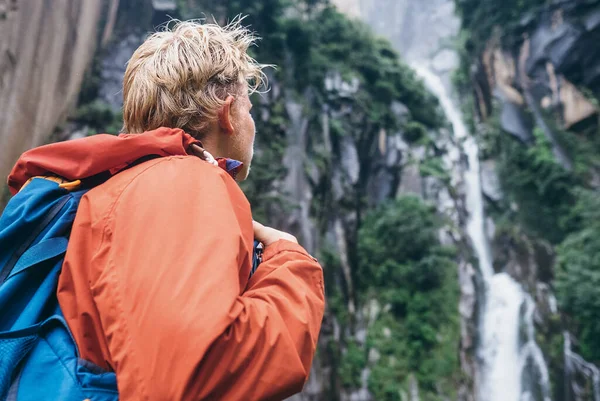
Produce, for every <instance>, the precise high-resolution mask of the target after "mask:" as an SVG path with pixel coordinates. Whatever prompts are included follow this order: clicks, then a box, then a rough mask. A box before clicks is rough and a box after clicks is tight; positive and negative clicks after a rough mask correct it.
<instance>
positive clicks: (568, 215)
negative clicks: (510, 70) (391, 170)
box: [454, 0, 600, 377]
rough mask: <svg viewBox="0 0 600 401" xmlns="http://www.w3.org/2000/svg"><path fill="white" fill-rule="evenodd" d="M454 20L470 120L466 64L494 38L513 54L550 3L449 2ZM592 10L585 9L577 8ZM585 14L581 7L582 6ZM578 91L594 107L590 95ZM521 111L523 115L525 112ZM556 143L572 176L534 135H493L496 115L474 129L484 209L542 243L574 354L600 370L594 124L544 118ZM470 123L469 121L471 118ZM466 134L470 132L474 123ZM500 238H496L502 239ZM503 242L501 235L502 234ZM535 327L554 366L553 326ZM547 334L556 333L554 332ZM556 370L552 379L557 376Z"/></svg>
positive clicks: (598, 143)
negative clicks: (494, 184)
mask: <svg viewBox="0 0 600 401" xmlns="http://www.w3.org/2000/svg"><path fill="white" fill-rule="evenodd" d="M455 3H456V6H457V10H458V12H459V14H460V15H461V17H462V19H463V21H462V31H461V34H460V36H459V40H458V49H459V54H460V58H461V67H460V69H459V71H457V73H456V74H455V76H454V83H455V84H456V85H457V87H458V88H459V89H460V90H461V91H462V92H463V94H464V95H465V96H464V97H465V98H467V99H468V101H467V102H466V103H468V104H469V106H468V107H469V108H470V110H469V112H470V113H469V114H470V115H473V112H472V110H473V107H472V105H473V104H474V98H473V96H472V94H471V93H470V92H471V85H472V83H471V77H470V74H469V71H471V68H470V67H471V65H472V64H473V63H474V60H477V59H478V58H479V57H481V55H482V52H483V49H484V48H485V46H486V43H488V41H489V40H490V39H491V38H492V37H494V38H498V39H500V45H501V46H502V47H503V48H504V49H505V50H506V51H508V52H510V53H512V54H516V53H517V52H518V45H519V44H520V43H521V41H522V38H523V33H524V32H526V31H527V30H528V29H529V28H530V26H529V25H530V24H529V22H528V21H529V17H531V16H534V15H536V14H539V10H540V9H541V8H542V7H544V6H545V5H546V4H548V3H549V2H548V1H546V0H510V1H509V2H508V3H507V2H502V3H500V2H496V1H492V0H483V1H480V0H455ZM584 3H586V4H591V3H592V2H584ZM584 7H585V6H584ZM579 89H580V90H581V91H582V92H583V93H584V95H586V96H587V97H588V99H590V100H591V101H592V103H594V104H597V99H595V98H594V96H593V94H592V92H591V91H590V90H589V89H588V88H585V87H583V86H581V85H580V86H579ZM525 112H528V110H525ZM543 117H544V119H545V122H546V124H547V125H548V126H549V127H550V129H551V130H552V132H553V134H554V136H555V138H556V140H557V142H558V143H559V145H560V146H561V148H562V149H563V150H564V151H565V152H566V154H567V155H568V157H569V159H570V160H571V161H572V164H573V168H572V170H566V169H565V168H563V167H562V166H561V165H560V164H559V163H558V162H557V161H556V160H555V157H554V154H553V152H552V148H551V145H550V143H549V142H548V140H547V139H546V137H545V135H544V133H543V132H542V131H541V129H540V128H535V129H534V130H533V137H534V141H533V143H531V144H529V145H526V144H524V143H521V142H519V141H517V140H516V139H514V138H512V137H511V136H510V135H509V134H507V133H506V132H503V130H502V129H501V128H500V124H499V122H498V118H497V110H496V111H492V115H491V116H490V117H489V118H488V119H487V121H485V124H484V125H483V127H481V126H480V129H479V130H478V131H479V132H478V134H479V141H480V144H481V146H482V154H483V155H484V157H492V158H495V159H496V160H497V161H498V169H499V176H500V178H501V183H502V188H503V191H504V194H505V199H504V200H503V202H501V204H499V205H493V207H491V209H492V210H493V211H494V214H495V215H496V217H497V220H498V221H499V223H500V224H499V226H498V227H499V228H501V229H502V230H501V231H502V233H510V232H523V233H524V234H525V235H527V236H528V237H529V238H531V239H532V240H533V241H534V242H535V241H548V242H550V243H551V244H552V245H553V246H554V249H555V252H556V256H557V258H556V259H557V263H556V267H555V269H554V279H553V280H552V281H551V283H550V284H551V285H552V286H554V287H555V289H556V293H557V297H558V301H559V305H560V307H561V310H562V312H564V313H565V316H564V318H565V319H564V322H566V324H567V328H568V329H569V330H570V331H571V332H572V333H573V334H574V335H575V337H576V338H577V339H578V340H579V341H578V349H577V351H578V352H580V353H581V355H582V356H583V357H585V358H587V359H588V360H591V361H593V362H595V363H600V352H599V351H598V350H599V349H600V342H599V340H598V339H600V324H599V323H598V322H597V320H598V319H597V317H598V316H600V302H599V301H598V300H599V299H600V290H598V288H600V285H599V284H600V259H599V257H598V254H600V252H599V251H600V240H599V238H600V225H599V224H598V221H600V220H599V217H600V214H599V212H598V210H599V206H600V201H599V200H598V199H600V196H599V193H598V187H597V183H596V184H595V183H594V182H597V180H598V177H597V176H598V171H599V167H600V158H599V157H598V154H600V153H599V151H600V135H599V132H598V125H597V124H595V123H594V122H592V123H590V124H587V125H586V126H584V127H577V128H574V129H573V130H571V131H567V130H565V129H563V128H562V127H560V125H559V123H558V122H557V121H556V116H554V115H550V114H549V113H548V114H546V115H544V116H543ZM471 120H473V119H471ZM471 127H472V128H473V129H474V128H475V124H472V125H471ZM502 233H501V234H502ZM502 235H505V234H502ZM548 325H551V326H552V329H549V328H542V330H543V331H544V333H543V337H545V338H547V340H546V342H547V343H548V344H542V347H543V348H546V349H547V350H548V352H549V354H548V355H550V358H551V359H552V360H554V361H558V363H560V361H561V357H560V355H559V354H560V352H561V351H560V347H561V344H560V342H561V335H560V331H561V330H564V328H563V327H560V323H559V322H556V321H552V322H548ZM552 330H554V331H555V332H554V333H553V332H552ZM560 369H561V368H560V367H557V366H554V369H553V372H551V374H552V375H553V376H555V377H560V375H561V374H560V372H559V370H560Z"/></svg>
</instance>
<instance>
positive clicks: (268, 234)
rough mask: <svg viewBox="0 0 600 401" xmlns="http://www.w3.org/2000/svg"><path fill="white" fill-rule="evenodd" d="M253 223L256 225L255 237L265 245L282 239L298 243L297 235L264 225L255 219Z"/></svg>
mask: <svg viewBox="0 0 600 401" xmlns="http://www.w3.org/2000/svg"><path fill="white" fill-rule="evenodd" d="M252 224H253V226H254V238H255V239H256V240H258V241H260V242H262V243H263V244H264V245H265V246H269V245H271V244H272V243H274V242H277V241H279V240H282V239H284V240H287V241H291V242H294V243H296V244H297V243H298V240H297V239H296V237H294V236H293V235H291V234H288V233H286V232H283V231H279V230H276V229H274V228H271V227H267V226H264V225H262V224H261V223H259V222H257V221H253V222H252Z"/></svg>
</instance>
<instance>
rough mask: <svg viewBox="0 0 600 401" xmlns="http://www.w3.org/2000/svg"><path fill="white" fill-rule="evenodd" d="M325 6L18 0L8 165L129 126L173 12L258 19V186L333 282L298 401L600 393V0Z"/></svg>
mask: <svg viewBox="0 0 600 401" xmlns="http://www.w3.org/2000/svg"><path fill="white" fill-rule="evenodd" d="M507 1H508V0H507ZM329 3H330V2H328V1H326V0H293V1H284V0H267V1H258V0H256V1H254V0H244V1H229V2H223V3H218V4H216V3H215V2H211V1H203V0H179V1H157V0H155V1H150V0H131V1H127V2H125V1H121V2H120V3H119V2H118V1H108V0H105V1H100V0H98V1H91V0H90V1H89V2H87V1H86V2H78V3H77V4H75V3H73V4H71V2H69V1H67V0H65V1H63V2H56V6H54V3H53V7H50V6H49V5H48V3H47V2H42V1H40V2H39V3H34V2H32V1H31V2H26V1H24V0H23V1H17V2H15V1H14V0H13V1H12V2H10V1H9V2H7V1H6V0H5V1H4V2H3V1H2V0H0V32H2V33H4V32H11V34H10V35H3V36H2V38H3V39H2V40H0V47H2V51H3V52H4V51H5V50H6V52H5V54H6V55H7V57H5V58H0V66H1V67H0V106H3V107H1V108H0V110H8V111H10V110H13V112H4V111H2V112H0V123H1V124H0V126H1V127H2V131H1V132H0V133H1V134H2V135H0V138H2V139H1V140H2V144H3V145H5V148H6V149H10V150H11V152H5V153H3V159H2V163H6V166H10V165H11V163H12V161H9V160H7V159H6V155H9V156H8V157H9V158H16V156H17V155H18V153H20V152H21V151H22V149H24V148H27V147H30V146H33V145H35V144H38V143H41V142H43V141H45V140H62V139H67V138H72V137H78V136H84V135H90V134H94V133H96V132H112V133H116V132H118V131H119V129H120V124H121V115H120V106H121V101H120V85H121V77H122V74H123V72H124V64H125V62H126V61H127V59H128V58H129V56H130V55H131V54H132V53H133V51H134V50H135V48H136V47H137V46H138V45H139V44H140V43H141V41H142V40H143V38H144V35H145V33H146V32H148V31H150V30H152V29H153V27H155V26H156V25H158V24H161V23H163V22H164V21H166V20H167V18H168V17H167V16H168V15H172V16H175V17H181V18H196V17H201V16H203V15H214V16H215V18H216V19H217V20H218V21H226V20H227V19H228V18H230V17H231V16H234V15H237V14H239V13H242V14H249V17H248V19H247V20H245V21H246V23H248V24H249V25H251V26H252V28H253V29H255V30H256V31H257V33H258V34H259V35H260V36H262V37H263V40H262V41H261V43H260V46H259V47H257V48H254V49H252V51H253V52H254V56H256V58H257V59H258V60H259V61H261V62H263V63H273V64H277V65H278V68H277V69H276V70H269V71H268V75H269V78H270V85H271V90H270V91H268V92H266V93H264V94H262V95H260V96H258V95H257V96H256V97H255V98H254V99H253V102H254V104H255V107H254V109H253V110H254V118H255V120H256V122H257V131H258V135H257V149H256V159H255V163H254V165H253V172H252V175H251V179H250V180H249V182H247V183H245V184H244V186H243V187H244V191H245V192H246V194H247V196H248V198H249V199H250V201H251V203H252V206H253V212H254V215H255V218H256V219H258V220H261V221H263V222H266V223H268V224H272V225H275V226H277V227H279V228H282V229H285V230H289V231H291V232H293V233H294V234H295V235H297V236H298V238H299V239H300V240H301V242H302V243H303V244H304V245H305V246H306V247H307V248H308V249H309V250H310V251H311V252H312V253H314V254H315V255H316V256H317V257H318V258H319V259H320V260H321V262H322V264H323V266H324V268H325V275H326V292H327V299H328V305H327V311H326V316H325V319H324V324H323V331H322V335H321V337H320V340H319V341H320V344H319V351H318V353H317V355H316V357H315V361H314V364H313V370H312V375H311V377H310V380H309V382H308V383H307V385H306V387H305V391H304V392H303V393H302V394H300V395H298V396H296V397H294V398H293V399H294V400H353V401H361V400H364V401H368V400H393V401H396V400H403V401H404V400H411V401H417V400H481V401H488V400H489V401H491V400H494V401H496V400H502V401H505V400H506V401H520V400H536V401H537V400H540V401H542V400H543V401H547V400H556V401H559V400H560V401H562V400H564V401H570V400H582V401H584V400H586V401H587V400H590V401H591V400H593V401H600V373H599V371H598V369H597V368H596V365H595V364H598V363H599V362H600V354H599V352H598V350H599V349H600V343H598V338H600V325H599V324H598V323H597V321H598V316H600V309H599V308H598V302H597V300H598V299H600V291H599V290H598V289H597V288H600V274H599V273H598V272H599V271H600V265H599V264H598V259H597V256H596V255H598V254H600V241H599V240H598V238H600V235H599V234H600V226H599V224H598V221H600V213H599V212H598V210H600V204H599V203H600V202H599V201H598V199H600V198H599V197H598V196H597V195H598V185H600V182H599V181H598V180H599V178H598V174H600V172H599V171H598V169H599V168H600V163H599V160H598V158H597V154H598V150H600V149H599V146H600V142H599V141H598V111H599V109H598V104H599V103H598V100H597V99H598V96H599V95H600V79H599V77H600V75H599V74H600V72H599V71H600V68H599V67H598V65H597V64H598V63H599V62H600V58H599V57H597V56H598V55H597V54H596V53H597V52H596V50H595V48H594V43H596V41H597V40H598V39H599V37H598V35H600V5H599V4H598V3H599V2H598V1H590V0H588V1H583V0H581V1H552V2H551V4H546V2H545V1H544V0H529V1H522V0H510V1H508V3H507V4H506V5H505V6H504V5H500V3H496V2H487V1H486V2H481V1H476V0H454V1H453V0H423V1H410V0H397V1H391V0H366V1H357V0H335V1H334V3H335V4H336V5H337V6H338V7H339V10H342V11H343V12H345V15H344V14H342V13H340V12H339V11H337V10H336V9H335V8H333V7H331V6H330V4H329ZM494 3H496V4H494ZM3 16H4V17H3ZM31 16H35V18H36V21H44V24H42V23H39V24H36V25H35V27H34V28H35V29H29V30H27V29H25V28H24V26H25V25H24V24H25V23H24V19H25V18H26V17H31ZM353 19H354V20H353ZM359 20H360V21H362V22H360V21H359ZM63 21H71V22H72V24H70V25H69V24H63ZM84 22H87V24H86V23H84ZM92 25H93V26H92ZM69 27H70V28H71V29H69ZM9 28H10V29H9ZM50 33H52V34H51V35H50ZM111 33H112V34H111ZM36 35H37V36H36ZM376 35H379V36H376ZM4 38H10V40H8V39H4ZM19 60H20V61H19ZM40 60H44V63H42V62H41V61H40ZM90 60H93V61H92V62H90ZM17 62H20V63H21V64H17ZM17 65H19V66H20V67H18V68H17ZM86 66H87V67H86ZM84 71H87V72H86V74H85V77H84V74H83V72H84ZM28 82H29V84H27V83H28ZM56 94H60V96H57V95H56ZM32 122H34V123H33V124H32ZM8 127H12V128H10V129H8ZM53 132H54V135H53V136H52V137H49V136H50V134H52V133H53ZM17 133H18V135H17ZM48 138H50V139H48ZM11 154H12V155H13V156H10V155H11ZM5 160H6V162H5ZM8 168H9V167H6V169H8Z"/></svg>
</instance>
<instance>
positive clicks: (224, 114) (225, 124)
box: [218, 95, 235, 134]
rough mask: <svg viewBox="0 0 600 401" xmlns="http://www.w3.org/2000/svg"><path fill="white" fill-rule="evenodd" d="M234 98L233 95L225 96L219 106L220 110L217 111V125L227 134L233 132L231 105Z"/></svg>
mask: <svg viewBox="0 0 600 401" xmlns="http://www.w3.org/2000/svg"><path fill="white" fill-rule="evenodd" d="M234 100H235V98H234V97H233V96H231V95H229V96H227V99H225V104H223V107H221V110H220V111H219V117H218V118H219V127H221V129H222V130H223V131H225V133H227V134H233V131H234V129H233V124H232V123H231V111H232V107H231V105H232V104H233V101H234Z"/></svg>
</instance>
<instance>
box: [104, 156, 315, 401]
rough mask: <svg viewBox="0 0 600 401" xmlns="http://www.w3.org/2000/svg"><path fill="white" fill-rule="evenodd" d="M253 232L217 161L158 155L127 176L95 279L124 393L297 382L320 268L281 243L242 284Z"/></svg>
mask: <svg viewBox="0 0 600 401" xmlns="http://www.w3.org/2000/svg"><path fill="white" fill-rule="evenodd" d="M152 170H155V171H154V172H152ZM182 171H183V174H182ZM252 240H253V229H252V218H251V214H250V208H249V205H248V203H247V201H246V199H245V197H244V196H243V194H242V193H241V191H240V190H239V188H238V187H237V184H235V182H234V181H233V180H232V179H231V178H229V177H228V176H227V175H226V174H225V173H224V172H223V173H222V174H221V171H220V170H218V172H217V168H216V167H213V166H210V165H208V164H206V163H204V162H200V161H199V160H197V159H193V158H183V159H179V160H177V161H176V162H173V161H171V162H169V161H165V162H160V163H157V164H156V165H155V167H152V168H151V169H150V170H149V171H147V172H144V173H142V174H141V175H140V176H138V177H137V178H136V179H135V180H134V181H132V182H131V184H130V185H129V186H128V187H127V189H126V190H125V191H124V192H123V193H122V195H121V197H120V198H119V200H118V202H117V203H116V204H115V207H114V210H113V212H112V213H111V214H110V216H108V218H107V222H106V226H105V232H104V235H103V240H102V244H101V245H100V247H99V250H98V252H97V254H96V255H97V256H96V258H95V259H94V262H93V265H94V266H96V267H95V269H96V270H97V275H96V278H95V279H94V282H93V283H92V292H93V294H94V297H95V301H96V304H97V307H98V310H99V312H100V316H101V321H102V326H103V328H104V332H105V335H106V339H107V342H108V347H109V351H110V356H111V359H112V364H113V368H115V370H116V372H117V381H118V386H119V394H120V399H121V400H123V401H129V400H140V399H142V400H190V401H191V400H232V401H235V400H280V399H283V398H286V397H287V396H289V395H291V394H294V393H296V392H298V391H300V390H301V389H302V386H303V384H304V383H305V381H306V378H307V375H308V373H309V370H310V365H311V361H312V357H313V354H314V352H315V348H316V344H317V337H318V333H319V329H320V325H321V319H322V316H323V309H324V294H323V274H322V270H321V267H320V266H319V264H318V263H317V262H316V261H315V260H314V259H313V258H311V257H310V256H309V255H308V254H307V253H306V251H304V249H302V248H301V247H300V246H298V245H296V244H293V243H290V242H286V241H279V242H277V243H275V244H273V245H271V246H270V247H268V248H267V249H266V250H265V254H264V261H263V263H262V264H261V266H260V268H259V269H258V271H257V273H256V274H255V275H254V276H253V277H252V280H251V281H250V282H248V281H247V277H248V275H249V271H250V264H251V250H252Z"/></svg>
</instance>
